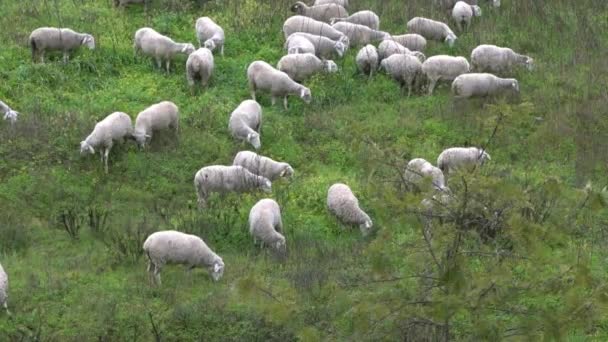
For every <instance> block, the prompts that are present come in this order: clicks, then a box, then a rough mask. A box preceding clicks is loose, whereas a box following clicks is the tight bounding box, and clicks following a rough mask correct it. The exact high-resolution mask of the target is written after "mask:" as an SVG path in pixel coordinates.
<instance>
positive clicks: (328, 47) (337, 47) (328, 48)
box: [287, 32, 348, 59]
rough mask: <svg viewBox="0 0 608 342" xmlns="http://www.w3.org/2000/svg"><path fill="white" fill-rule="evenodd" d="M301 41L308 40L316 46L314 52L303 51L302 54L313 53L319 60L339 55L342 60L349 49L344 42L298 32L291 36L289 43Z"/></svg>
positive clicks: (288, 39)
mask: <svg viewBox="0 0 608 342" xmlns="http://www.w3.org/2000/svg"><path fill="white" fill-rule="evenodd" d="M296 38H297V39H298V41H300V39H302V38H306V39H307V40H308V41H309V42H310V43H312V45H313V46H314V52H311V51H301V52H300V53H305V52H311V53H314V54H315V55H316V56H317V57H319V58H327V59H329V58H332V57H333V56H334V55H338V57H340V58H342V57H343V56H344V53H345V52H346V50H347V49H348V45H346V44H344V42H342V41H335V40H331V39H329V38H327V37H324V36H319V35H315V34H310V33H305V32H296V33H293V34H291V35H290V36H289V37H288V38H287V41H288V42H289V41H290V40H292V39H296Z"/></svg>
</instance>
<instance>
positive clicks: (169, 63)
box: [165, 59, 171, 74]
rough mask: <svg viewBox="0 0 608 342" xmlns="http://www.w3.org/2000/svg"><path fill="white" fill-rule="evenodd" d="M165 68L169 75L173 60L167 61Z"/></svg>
mask: <svg viewBox="0 0 608 342" xmlns="http://www.w3.org/2000/svg"><path fill="white" fill-rule="evenodd" d="M165 66H166V67H167V74H168V73H169V69H170V68H171V60H170V59H167V61H166V62H165Z"/></svg>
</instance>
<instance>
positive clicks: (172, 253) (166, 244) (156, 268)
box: [143, 230, 224, 285]
mask: <svg viewBox="0 0 608 342" xmlns="http://www.w3.org/2000/svg"><path fill="white" fill-rule="evenodd" d="M143 249H144V252H145V253H146V255H147V256H148V277H149V279H150V283H151V284H156V285H160V284H161V280H160V271H161V269H162V268H163V266H165V265H166V264H181V265H186V270H187V272H188V274H190V272H191V271H192V269H194V268H195V267H201V268H206V269H207V270H208V271H209V274H210V275H211V277H212V278H213V280H214V281H218V280H220V278H221V277H222V275H223V274H224V261H223V260H222V258H221V257H220V256H219V255H217V254H215V252H213V251H212V250H211V248H209V246H207V244H206V243H205V242H204V241H203V239H201V238H200V237H198V236H196V235H191V234H186V233H182V232H178V231H175V230H163V231H159V232H156V233H152V234H150V236H148V238H147V239H146V241H145V242H144V246H143Z"/></svg>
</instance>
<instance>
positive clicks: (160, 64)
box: [156, 57, 163, 69]
mask: <svg viewBox="0 0 608 342" xmlns="http://www.w3.org/2000/svg"><path fill="white" fill-rule="evenodd" d="M156 66H158V68H159V69H162V68H163V61H162V59H161V58H160V57H156Z"/></svg>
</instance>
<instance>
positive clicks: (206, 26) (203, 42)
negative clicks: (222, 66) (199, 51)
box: [194, 17, 225, 56]
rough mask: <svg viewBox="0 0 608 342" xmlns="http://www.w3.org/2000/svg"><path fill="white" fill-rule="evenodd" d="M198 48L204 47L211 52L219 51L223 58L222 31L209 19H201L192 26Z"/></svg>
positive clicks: (223, 37) (223, 39) (223, 38)
mask: <svg viewBox="0 0 608 342" xmlns="http://www.w3.org/2000/svg"><path fill="white" fill-rule="evenodd" d="M194 28H195V29H196V38H197V39H198V42H199V44H200V45H199V47H206V48H207V49H209V50H211V51H213V50H215V49H217V48H219V49H220V54H221V55H222V56H224V41H225V36H224V30H223V29H222V28H221V27H220V26H219V25H218V24H216V23H215V22H214V21H213V20H211V18H209V17H201V18H198V19H197V20H196V24H195V26H194Z"/></svg>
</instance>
